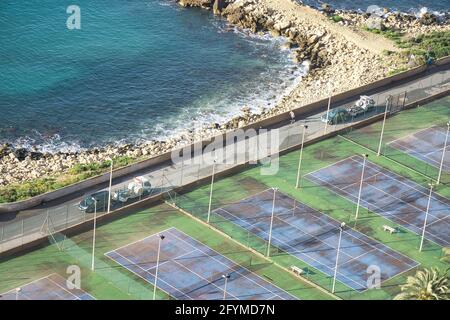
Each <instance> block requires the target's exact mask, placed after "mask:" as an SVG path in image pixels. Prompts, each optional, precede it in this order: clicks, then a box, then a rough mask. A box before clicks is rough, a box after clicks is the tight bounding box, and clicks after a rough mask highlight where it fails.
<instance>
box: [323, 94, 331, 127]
mask: <svg viewBox="0 0 450 320" xmlns="http://www.w3.org/2000/svg"><path fill="white" fill-rule="evenodd" d="M330 106H331V94H330V96H329V97H328V108H327V121H326V122H325V129H324V131H323V134H327V127H328V115H329V113H330Z"/></svg>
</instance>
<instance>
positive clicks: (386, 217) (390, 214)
mask: <svg viewBox="0 0 450 320" xmlns="http://www.w3.org/2000/svg"><path fill="white" fill-rule="evenodd" d="M315 178H316V179H317V180H320V181H322V182H323V183H325V184H326V185H331V184H330V183H328V182H326V181H324V180H322V179H320V178H317V177H315ZM313 182H314V181H313ZM320 186H322V187H326V186H324V185H320ZM331 186H333V185H331ZM327 189H328V190H330V191H331V192H333V193H334V194H336V195H338V196H341V197H342V198H343V199H346V200H348V201H350V202H352V203H353V204H357V203H356V202H355V201H354V200H352V199H350V198H347V197H344V196H343V195H340V194H339V193H337V192H336V191H334V190H332V189H331V188H327ZM338 189H339V190H341V191H343V192H345V193H346V194H348V195H349V196H350V197H351V198H355V196H353V195H351V194H349V193H348V192H347V191H345V190H342V189H340V188H338ZM361 203H367V204H368V202H367V201H366V200H363V199H361ZM363 207H364V208H366V209H367V210H370V208H368V207H367V206H364V205H363ZM372 207H373V208H376V209H378V210H380V211H382V212H386V211H385V210H384V211H383V210H382V208H380V207H379V206H377V205H372ZM370 211H372V212H374V213H375V214H376V215H378V216H380V217H382V218H385V219H387V220H389V221H391V222H393V223H395V224H398V225H401V224H399V223H398V222H396V221H393V220H392V219H390V218H388V217H391V216H396V215H395V214H394V213H387V215H386V216H384V215H382V214H379V213H377V212H376V211H373V210H370ZM396 217H397V218H398V220H400V221H404V222H405V223H406V224H407V225H408V226H413V227H414V228H417V227H416V226H414V225H412V224H410V223H409V222H407V221H405V220H403V219H402V218H399V217H398V214H397V216H396ZM401 226H402V227H405V228H406V229H408V230H409V231H411V232H413V233H415V234H416V235H418V236H421V235H420V234H419V233H417V232H416V231H414V230H411V229H410V228H408V227H407V226H404V225H401ZM417 229H419V228H417ZM427 232H428V231H425V233H427ZM428 233H429V232H428ZM430 235H433V234H432V233H430ZM427 240H428V241H431V242H433V243H434V244H436V245H438V246H440V247H442V245H440V244H438V243H436V242H435V241H434V240H431V239H428V238H427Z"/></svg>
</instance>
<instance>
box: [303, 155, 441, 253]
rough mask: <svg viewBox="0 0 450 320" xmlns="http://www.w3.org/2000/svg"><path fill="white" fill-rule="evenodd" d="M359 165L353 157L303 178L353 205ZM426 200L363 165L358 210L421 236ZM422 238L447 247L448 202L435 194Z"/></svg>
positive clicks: (421, 192) (424, 192) (392, 176)
mask: <svg viewBox="0 0 450 320" xmlns="http://www.w3.org/2000/svg"><path fill="white" fill-rule="evenodd" d="M362 162H363V159H362V157H361V156H353V157H350V158H347V159H344V160H342V161H339V162H337V163H335V164H333V165H330V166H328V167H325V168H322V169H320V170H318V171H315V172H312V173H309V174H308V175H306V177H307V178H308V179H309V180H311V181H313V182H315V183H317V184H319V185H322V186H324V187H327V188H328V189H330V190H332V191H334V192H335V193H337V194H339V195H341V196H343V197H345V198H347V199H348V200H350V201H353V202H354V203H356V202H357V200H358V192H359V185H360V180H361V173H362ZM428 196H429V190H428V189H426V188H424V187H422V186H420V185H418V184H417V183H415V182H413V181H411V180H409V179H407V178H405V177H402V176H400V175H398V174H396V173H393V172H392V171H389V170H386V169H384V168H382V167H380V166H378V165H376V164H374V163H372V162H370V161H367V163H366V169H365V173H364V179H363V188H362V192H361V206H363V207H365V208H367V209H369V210H371V211H373V212H375V213H377V214H379V215H381V216H383V217H385V218H387V219H389V220H391V221H393V222H395V223H397V224H399V225H401V226H404V227H405V228H407V229H408V230H410V231H412V232H415V233H417V234H419V235H421V234H422V230H423V224H424V221H425V212H426V207H427V203H428ZM425 238H426V239H428V240H430V241H433V242H435V243H437V244H439V245H441V246H449V245H450V200H449V199H447V198H445V197H442V196H439V195H437V194H436V193H434V194H433V195H432V199H431V202H430V210H429V215H428V220H427V226H426V230H425Z"/></svg>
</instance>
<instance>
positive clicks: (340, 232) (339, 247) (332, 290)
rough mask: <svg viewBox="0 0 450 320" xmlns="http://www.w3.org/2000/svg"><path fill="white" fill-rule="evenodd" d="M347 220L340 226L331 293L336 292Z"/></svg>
mask: <svg viewBox="0 0 450 320" xmlns="http://www.w3.org/2000/svg"><path fill="white" fill-rule="evenodd" d="M344 227H345V222H342V223H341V225H340V226H339V240H338V246H337V253H336V264H335V266H334V277H333V288H332V289H331V293H334V289H335V287H336V277H337V269H338V262H339V251H340V250H341V239H342V232H343V231H344Z"/></svg>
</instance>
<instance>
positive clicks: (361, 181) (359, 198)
mask: <svg viewBox="0 0 450 320" xmlns="http://www.w3.org/2000/svg"><path fill="white" fill-rule="evenodd" d="M368 157H369V155H368V154H363V165H362V172H361V180H360V182H359V192H358V202H357V204H356V214H355V222H356V220H358V214H359V206H360V202H361V191H362V186H363V181H364V171H365V169H366V159H367V158H368Z"/></svg>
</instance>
